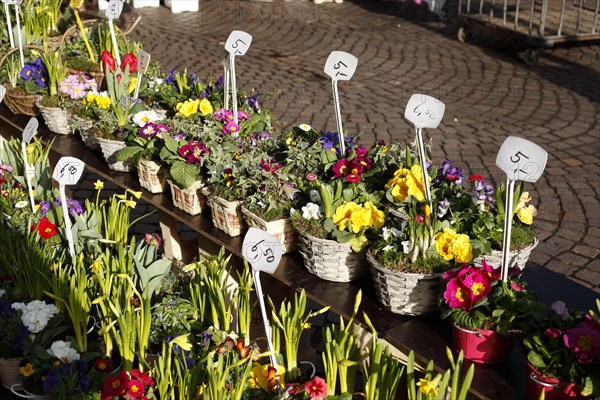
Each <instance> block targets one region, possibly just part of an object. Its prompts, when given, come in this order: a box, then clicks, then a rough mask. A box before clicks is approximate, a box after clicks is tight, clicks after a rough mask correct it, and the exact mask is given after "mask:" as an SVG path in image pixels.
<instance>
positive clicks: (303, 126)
mask: <svg viewBox="0 0 600 400" xmlns="http://www.w3.org/2000/svg"><path fill="white" fill-rule="evenodd" d="M298 128H300V129H302V130H303V131H304V132H308V131H310V130H311V129H312V126H310V125H308V124H300V125H298Z"/></svg>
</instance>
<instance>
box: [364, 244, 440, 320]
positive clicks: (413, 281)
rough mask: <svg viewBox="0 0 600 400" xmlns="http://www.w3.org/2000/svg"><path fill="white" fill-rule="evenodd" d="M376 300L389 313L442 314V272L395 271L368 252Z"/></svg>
mask: <svg viewBox="0 0 600 400" xmlns="http://www.w3.org/2000/svg"><path fill="white" fill-rule="evenodd" d="M367 261H368V263H369V265H370V267H371V276H372V278H373V283H374V285H375V293H376V294H377V298H378V299H379V301H380V302H381V304H383V306H384V307H385V309H386V310H388V311H391V312H393V313H396V314H403V315H426V314H432V313H435V312H437V311H439V300H438V298H439V297H440V296H441V294H442V292H443V291H444V284H443V282H442V275H443V274H441V273H435V274H417V273H409V272H402V271H393V270H391V269H389V268H387V267H386V266H384V265H382V264H381V263H379V262H378V261H377V260H376V259H375V256H374V255H373V254H372V253H371V252H368V253H367Z"/></svg>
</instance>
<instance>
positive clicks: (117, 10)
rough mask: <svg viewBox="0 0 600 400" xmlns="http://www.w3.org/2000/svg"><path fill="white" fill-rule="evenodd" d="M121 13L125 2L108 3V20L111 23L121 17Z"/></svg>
mask: <svg viewBox="0 0 600 400" xmlns="http://www.w3.org/2000/svg"><path fill="white" fill-rule="evenodd" d="M121 12H123V1H121V0H110V1H109V2H108V6H107V7H106V11H105V15H106V18H108V19H109V20H110V21H114V20H115V19H117V18H119V17H120V16H121Z"/></svg>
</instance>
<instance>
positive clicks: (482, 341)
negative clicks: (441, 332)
mask: <svg viewBox="0 0 600 400" xmlns="http://www.w3.org/2000/svg"><path fill="white" fill-rule="evenodd" d="M452 343H453V345H454V349H455V350H456V351H460V350H462V351H463V353H464V356H465V358H466V359H467V360H471V361H472V362H474V363H476V364H494V363H499V362H502V361H504V360H506V359H507V358H508V357H509V356H510V353H511V351H512V348H513V346H514V344H515V339H514V338H510V337H506V336H503V335H501V334H499V333H498V332H495V331H490V330H487V329H478V330H470V329H465V328H463V327H461V326H458V325H457V324H456V323H455V322H453V323H452Z"/></svg>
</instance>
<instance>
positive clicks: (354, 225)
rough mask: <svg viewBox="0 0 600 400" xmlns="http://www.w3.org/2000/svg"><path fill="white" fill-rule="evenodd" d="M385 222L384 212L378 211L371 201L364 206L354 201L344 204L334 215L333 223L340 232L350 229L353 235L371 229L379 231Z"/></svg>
mask: <svg viewBox="0 0 600 400" xmlns="http://www.w3.org/2000/svg"><path fill="white" fill-rule="evenodd" d="M384 222H385V215H384V213H383V211H381V210H378V209H377V207H375V205H374V204H373V203H371V202H370V201H367V202H365V204H362V205H361V204H357V203H355V202H353V201H347V202H344V203H343V204H342V205H341V206H339V207H338V208H337V209H336V210H335V214H334V215H333V223H334V224H336V225H337V227H338V229H339V230H340V231H343V230H346V228H348V231H350V232H352V233H362V232H364V231H365V230H367V229H368V228H371V227H372V228H376V229H379V228H381V227H382V226H383V223H384Z"/></svg>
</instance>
